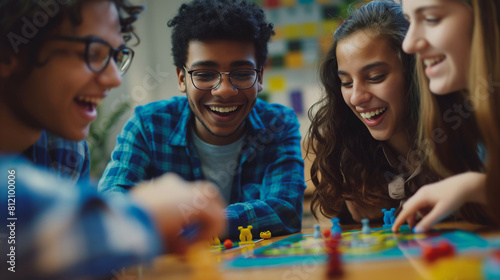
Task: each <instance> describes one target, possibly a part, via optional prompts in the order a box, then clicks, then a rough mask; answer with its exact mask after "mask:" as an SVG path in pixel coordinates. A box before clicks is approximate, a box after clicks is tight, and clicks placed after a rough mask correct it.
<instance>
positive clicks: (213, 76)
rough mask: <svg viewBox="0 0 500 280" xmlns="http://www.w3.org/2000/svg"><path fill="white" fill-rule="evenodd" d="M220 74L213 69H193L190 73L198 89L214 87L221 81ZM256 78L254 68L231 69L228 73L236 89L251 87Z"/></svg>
mask: <svg viewBox="0 0 500 280" xmlns="http://www.w3.org/2000/svg"><path fill="white" fill-rule="evenodd" d="M221 76H222V75H221V74H220V73H219V72H217V71H214V70H195V71H193V72H192V73H191V77H192V79H193V83H194V85H195V86H196V87H197V88H199V89H207V90H208V89H213V88H216V87H217V86H218V85H219V83H220V81H221ZM256 79H257V71H256V70H254V69H239V70H233V71H231V72H230V74H229V80H230V82H231V84H232V85H233V86H234V87H236V88H238V89H247V88H251V87H252V86H253V85H254V83H255V81H256Z"/></svg>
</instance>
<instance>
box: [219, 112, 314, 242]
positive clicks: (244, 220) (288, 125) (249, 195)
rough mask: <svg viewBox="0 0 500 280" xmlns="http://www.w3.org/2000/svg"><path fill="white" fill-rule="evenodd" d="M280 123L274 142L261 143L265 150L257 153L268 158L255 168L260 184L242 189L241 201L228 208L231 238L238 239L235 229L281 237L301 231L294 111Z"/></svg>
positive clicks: (301, 166)
mask: <svg viewBox="0 0 500 280" xmlns="http://www.w3.org/2000/svg"><path fill="white" fill-rule="evenodd" d="M282 120H283V123H282V124H281V125H275V126H274V127H276V128H277V129H276V130H281V129H282V131H280V132H279V135H280V137H279V140H278V141H277V143H276V144H274V145H271V144H265V143H260V144H262V147H265V148H263V149H261V151H257V156H263V157H266V159H267V165H266V166H258V169H260V170H261V171H262V172H264V176H263V180H262V183H261V184H247V185H244V186H242V195H243V198H241V199H240V201H244V202H241V203H235V204H231V205H229V206H228V207H227V218H228V233H229V237H230V238H233V239H235V240H238V236H239V234H240V232H239V230H238V226H243V227H246V226H247V225H252V226H253V229H252V233H253V234H256V235H257V236H258V235H259V233H260V232H262V231H267V230H269V231H271V233H272V234H273V235H283V234H290V233H295V232H298V231H300V229H301V222H302V208H303V199H304V190H305V188H306V186H305V182H304V161H303V159H302V156H301V146H300V132H299V123H298V120H297V117H296V116H295V114H294V113H293V112H291V113H288V114H286V115H284V116H282ZM271 126H272V125H271ZM280 127H281V129H278V128H280ZM275 135H277V134H275ZM260 144H259V145H260ZM257 150H259V149H257ZM245 172H248V170H247V171H245V170H243V173H245ZM251 172H258V171H255V170H253V171H251Z"/></svg>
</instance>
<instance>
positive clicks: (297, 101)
mask: <svg viewBox="0 0 500 280" xmlns="http://www.w3.org/2000/svg"><path fill="white" fill-rule="evenodd" d="M290 103H291V104H292V108H293V110H294V111H295V113H296V114H297V115H301V114H303V113H304V102H303V99H302V91H300V90H294V91H292V92H291V93H290Z"/></svg>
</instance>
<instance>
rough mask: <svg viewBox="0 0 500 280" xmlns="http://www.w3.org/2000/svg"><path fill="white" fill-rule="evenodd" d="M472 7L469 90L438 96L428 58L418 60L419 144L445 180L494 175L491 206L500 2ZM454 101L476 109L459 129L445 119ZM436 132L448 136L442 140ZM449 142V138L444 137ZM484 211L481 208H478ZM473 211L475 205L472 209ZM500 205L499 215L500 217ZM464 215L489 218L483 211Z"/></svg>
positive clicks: (499, 138) (498, 134)
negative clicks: (480, 151) (475, 174)
mask: <svg viewBox="0 0 500 280" xmlns="http://www.w3.org/2000/svg"><path fill="white" fill-rule="evenodd" d="M460 1H462V2H464V4H466V5H467V6H469V7H470V8H471V10H472V12H473V16H474V23H473V24H474V26H473V32H472V45H471V55H470V68H469V74H468V86H467V89H464V90H461V91H458V92H454V93H450V94H447V95H442V96H439V95H434V94H432V93H431V92H430V90H429V80H428V78H427V77H426V76H425V74H424V67H423V65H422V61H421V60H420V59H418V60H417V61H418V63H417V73H418V78H419V83H420V85H421V111H420V112H421V122H420V124H419V142H420V145H421V149H422V150H423V151H424V155H425V161H426V164H427V165H428V167H429V168H430V169H431V170H433V171H434V172H435V173H436V174H438V175H439V176H441V177H442V178H446V177H449V176H451V175H454V174H459V173H462V172H466V171H480V172H484V171H485V170H486V172H487V174H488V180H487V181H488V183H487V194H488V195H487V197H488V199H489V202H488V205H489V206H490V208H492V210H493V206H496V205H498V202H496V201H493V199H496V198H500V186H499V185H500V172H499V170H500V147H498V145H499V144H500V112H499V111H498V110H496V109H498V108H499V106H500V96H499V94H500V91H499V92H496V94H493V93H494V92H495V90H498V86H497V87H496V89H495V87H493V81H497V80H498V81H499V82H500V64H499V61H500V33H499V29H498V25H499V23H498V20H499V17H498V16H499V10H498V9H499V5H498V4H496V3H495V1H496V0H469V1H467V0H460ZM453 104H459V105H465V106H466V107H468V108H470V111H471V114H470V117H466V118H463V119H462V123H461V124H460V125H459V126H458V127H455V128H453V127H452V126H451V125H449V124H446V123H445V122H444V120H443V119H444V117H445V113H446V110H447V109H448V110H449V108H450V107H451V105H453ZM436 135H440V136H442V137H441V139H438V141H436ZM439 140H444V141H439ZM483 143H484V144H485V146H486V150H487V152H488V161H487V164H486V166H485V164H484V163H483V161H482V159H481V157H480V156H479V154H478V145H481V144H483ZM495 171H496V172H495ZM474 208H475V209H478V208H477V207H474ZM469 210H470V208H469ZM499 210H500V208H495V210H494V211H495V215H493V217H498V216H500V211H499ZM466 212H475V213H476V214H472V215H468V214H464V211H462V214H463V216H468V217H474V218H471V219H473V220H475V221H477V220H478V219H480V220H481V219H483V221H484V219H486V220H487V217H480V216H481V215H483V216H484V215H485V214H484V212H483V213H482V214H481V212H482V211H480V210H479V212H478V211H477V210H472V211H466ZM486 222H489V221H486Z"/></svg>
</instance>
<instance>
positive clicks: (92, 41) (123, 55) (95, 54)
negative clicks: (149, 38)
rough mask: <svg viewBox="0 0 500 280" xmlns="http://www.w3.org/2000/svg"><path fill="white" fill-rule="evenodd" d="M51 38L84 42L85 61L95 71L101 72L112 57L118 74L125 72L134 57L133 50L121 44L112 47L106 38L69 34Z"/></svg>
mask: <svg viewBox="0 0 500 280" xmlns="http://www.w3.org/2000/svg"><path fill="white" fill-rule="evenodd" d="M51 39H52V40H62V41H68V42H77V43H84V44H85V63H86V64H87V66H88V67H89V69H90V70H91V71H93V72H95V73H101V72H102V71H103V70H104V69H106V67H107V66H108V64H109V60H110V59H111V58H113V60H114V61H115V63H116V66H117V67H118V71H119V72H120V75H123V74H125V72H127V70H128V68H129V66H130V64H131V63H132V59H133V58H134V51H133V50H132V49H131V48H129V47H127V46H125V45H122V46H120V47H118V48H116V49H115V48H113V47H112V46H111V44H109V43H108V42H107V41H106V40H103V39H101V38H97V37H93V36H88V37H82V38H80V37H69V36H56V37H53V38H51Z"/></svg>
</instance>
